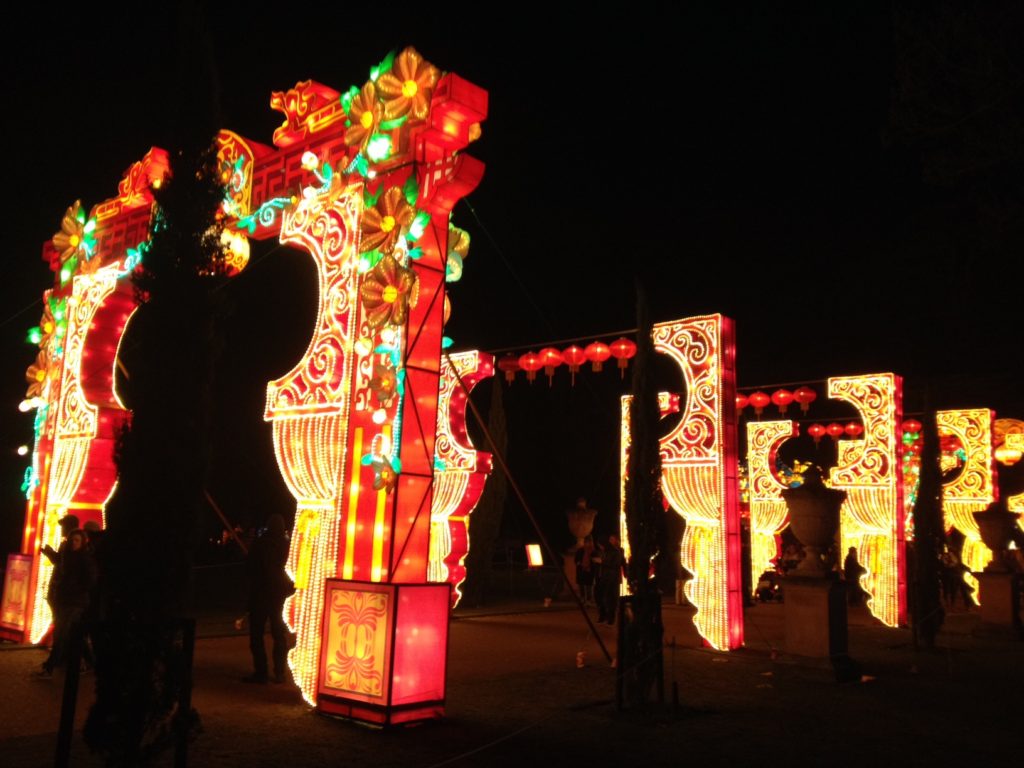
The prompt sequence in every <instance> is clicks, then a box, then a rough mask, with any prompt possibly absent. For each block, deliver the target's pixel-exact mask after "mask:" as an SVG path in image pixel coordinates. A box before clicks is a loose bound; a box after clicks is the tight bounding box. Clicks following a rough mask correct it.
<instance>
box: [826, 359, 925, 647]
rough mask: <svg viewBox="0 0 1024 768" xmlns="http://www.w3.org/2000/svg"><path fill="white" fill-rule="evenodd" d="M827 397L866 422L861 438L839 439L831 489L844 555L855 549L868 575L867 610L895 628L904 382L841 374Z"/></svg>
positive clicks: (902, 613) (901, 598)
mask: <svg viewBox="0 0 1024 768" xmlns="http://www.w3.org/2000/svg"><path fill="white" fill-rule="evenodd" d="M828 396H829V397H830V398H832V399H835V400H842V401H844V402H847V403H850V404H851V405H853V406H854V407H855V408H856V409H857V412H858V413H859V414H860V417H861V420H862V421H863V423H864V438H863V439H862V440H839V441H838V444H837V448H838V454H839V456H838V464H837V466H835V467H833V468H832V471H831V474H830V479H831V484H832V487H833V488H839V489H842V490H845V491H846V501H845V502H844V503H843V506H842V510H841V513H840V530H841V538H842V552H843V553H845V552H846V551H847V550H848V549H849V548H850V547H856V548H857V555H858V559H859V561H860V564H861V565H862V566H864V568H865V570H866V571H867V572H866V573H865V574H864V575H862V576H861V578H860V584H861V587H862V588H863V589H864V591H865V592H867V593H868V595H869V599H868V608H869V609H870V611H871V613H872V614H873V615H874V616H875V617H876V618H877V619H879V621H881V622H882V623H884V624H886V625H888V626H890V627H895V626H898V625H899V624H901V623H903V622H904V621H905V618H906V591H905V582H904V581H903V572H902V569H903V557H904V552H903V525H902V520H901V513H902V509H903V499H902V496H903V483H902V478H901V477H900V468H899V460H900V458H899V450H898V431H899V425H900V422H901V417H902V382H901V380H900V377H899V376H896V375H894V374H891V373H881V374H873V375H867V376H843V377H835V378H830V379H829V380H828Z"/></svg>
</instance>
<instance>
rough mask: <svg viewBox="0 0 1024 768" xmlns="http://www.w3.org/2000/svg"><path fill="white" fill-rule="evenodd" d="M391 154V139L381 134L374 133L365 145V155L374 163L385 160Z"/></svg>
mask: <svg viewBox="0 0 1024 768" xmlns="http://www.w3.org/2000/svg"><path fill="white" fill-rule="evenodd" d="M390 154H391V137H390V136H388V135H386V134H383V133H375V134H373V136H371V137H370V140H369V141H368V142H367V143H366V155H367V157H369V158H370V159H371V160H373V161H374V162H375V163H377V162H380V161H381V160H387V158H388V156H389V155H390Z"/></svg>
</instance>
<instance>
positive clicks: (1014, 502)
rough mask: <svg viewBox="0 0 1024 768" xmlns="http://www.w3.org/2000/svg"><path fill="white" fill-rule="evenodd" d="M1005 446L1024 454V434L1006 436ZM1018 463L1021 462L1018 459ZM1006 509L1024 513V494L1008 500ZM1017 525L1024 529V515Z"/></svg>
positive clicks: (1015, 433)
mask: <svg viewBox="0 0 1024 768" xmlns="http://www.w3.org/2000/svg"><path fill="white" fill-rule="evenodd" d="M1005 445H1006V447H1007V448H1008V449H1010V450H1011V451H1016V452H1017V453H1018V454H1024V433H1020V432H1012V433H1010V434H1007V435H1006V442H1005ZM1017 461H1020V459H1019V458H1018V459H1017ZM1006 508H1007V509H1008V510H1010V511H1011V512H1021V513H1024V493H1018V494H1017V495H1016V496H1011V497H1010V498H1008V499H1007V500H1006ZM1017 525H1018V526H1020V528H1022V529H1024V514H1022V515H1021V516H1020V517H1018V518H1017Z"/></svg>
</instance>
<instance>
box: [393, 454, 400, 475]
mask: <svg viewBox="0 0 1024 768" xmlns="http://www.w3.org/2000/svg"><path fill="white" fill-rule="evenodd" d="M391 468H392V469H393V470H395V472H397V473H398V474H402V460H401V459H400V458H398V455H397V454H396V455H395V456H392V457H391Z"/></svg>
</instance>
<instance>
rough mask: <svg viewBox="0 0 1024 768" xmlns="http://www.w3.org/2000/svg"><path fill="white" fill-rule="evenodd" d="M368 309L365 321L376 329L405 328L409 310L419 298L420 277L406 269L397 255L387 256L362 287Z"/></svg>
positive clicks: (365, 278) (361, 294) (361, 295)
mask: <svg viewBox="0 0 1024 768" xmlns="http://www.w3.org/2000/svg"><path fill="white" fill-rule="evenodd" d="M359 297H360V298H361V299H362V301H363V308H364V309H365V310H366V322H367V324H368V325H369V326H370V328H371V329H373V330H376V329H378V328H380V327H381V326H382V325H385V324H387V325H402V324H404V323H405V321H406V318H407V317H408V316H409V309H410V308H412V307H415V306H416V299H417V298H418V297H419V278H418V277H416V273H415V272H413V271H412V270H411V269H407V268H406V267H403V266H402V265H401V264H399V263H398V261H397V260H396V259H395V257H394V256H392V255H391V254H385V255H384V257H383V258H381V260H380V262H379V263H378V264H377V266H376V267H374V268H373V269H371V270H370V271H369V272H367V273H366V276H365V277H364V278H363V284H362V285H361V286H360V288H359Z"/></svg>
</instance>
